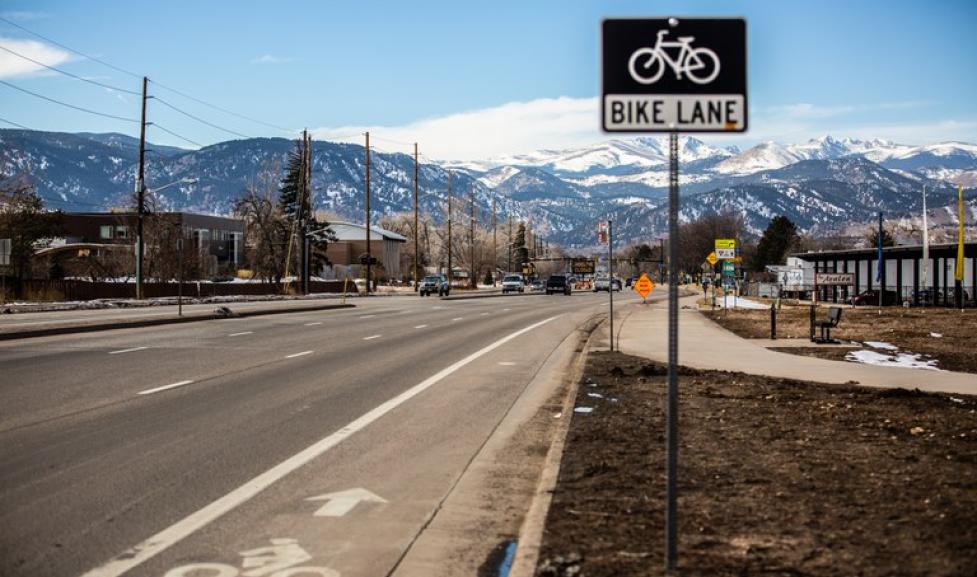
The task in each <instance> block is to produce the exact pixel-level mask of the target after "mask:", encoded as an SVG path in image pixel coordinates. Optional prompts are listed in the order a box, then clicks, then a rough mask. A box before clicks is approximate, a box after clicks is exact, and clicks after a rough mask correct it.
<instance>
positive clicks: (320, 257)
mask: <svg viewBox="0 0 977 577" xmlns="http://www.w3.org/2000/svg"><path fill="white" fill-rule="evenodd" d="M302 153H303V151H302V143H301V141H300V142H298V143H296V145H295V149H294V150H293V151H292V152H290V153H289V155H288V164H287V166H286V167H285V173H284V174H283V175H282V179H281V181H280V182H279V185H278V207H279V209H280V210H281V212H282V214H283V215H284V216H285V220H286V223H287V225H288V231H289V239H290V242H291V243H292V248H291V250H292V253H291V258H290V259H289V260H290V261H291V262H290V265H289V268H290V269H291V271H286V275H287V274H295V275H297V274H298V272H299V271H300V270H301V263H300V262H299V256H300V255H301V254H302V253H301V246H302V245H301V243H302V240H303V239H304V238H305V237H306V235H309V233H316V234H314V235H312V236H310V237H309V266H310V267H311V269H312V272H311V274H312V275H314V274H315V273H316V272H317V271H318V270H319V269H321V268H322V267H323V266H325V265H328V264H330V263H329V259H328V258H327V257H326V247H327V245H328V244H329V243H330V242H335V240H336V235H335V234H334V233H333V231H332V229H330V228H329V223H328V222H326V221H324V220H323V221H320V220H318V219H317V218H316V215H315V213H314V212H313V211H312V191H311V190H309V191H307V192H306V193H305V194H303V191H302V188H303V175H302V169H303V168H304V167H303V163H302ZM311 156H312V155H311V154H310V155H309V157H310V158H311ZM310 184H311V183H310ZM310 188H311V186H310ZM299 218H301V219H302V220H303V221H304V226H303V225H302V224H301V223H298V222H297V219H299ZM292 231H294V235H293V234H292Z"/></svg>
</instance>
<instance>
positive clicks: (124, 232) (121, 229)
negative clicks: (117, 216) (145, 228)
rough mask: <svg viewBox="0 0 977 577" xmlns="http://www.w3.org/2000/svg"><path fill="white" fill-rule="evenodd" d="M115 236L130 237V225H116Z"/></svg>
mask: <svg viewBox="0 0 977 577" xmlns="http://www.w3.org/2000/svg"><path fill="white" fill-rule="evenodd" d="M115 238H129V227H128V226H117V227H115Z"/></svg>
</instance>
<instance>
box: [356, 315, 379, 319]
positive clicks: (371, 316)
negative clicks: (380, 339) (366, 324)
mask: <svg viewBox="0 0 977 577" xmlns="http://www.w3.org/2000/svg"><path fill="white" fill-rule="evenodd" d="M375 316H377V315H363V316H361V317H360V318H361V319H372V318H373V317H375Z"/></svg>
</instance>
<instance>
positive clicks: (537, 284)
mask: <svg viewBox="0 0 977 577" xmlns="http://www.w3.org/2000/svg"><path fill="white" fill-rule="evenodd" d="M529 290H531V291H533V292H543V291H544V290H546V283H544V282H543V281H541V280H534V281H533V282H531V283H529Z"/></svg>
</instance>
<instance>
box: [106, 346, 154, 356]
mask: <svg viewBox="0 0 977 577" xmlns="http://www.w3.org/2000/svg"><path fill="white" fill-rule="evenodd" d="M148 348H149V347H132V348H131V349H122V350H121V351H109V354H110V355H121V354H122V353H131V352H133V351H144V350H146V349H148Z"/></svg>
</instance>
